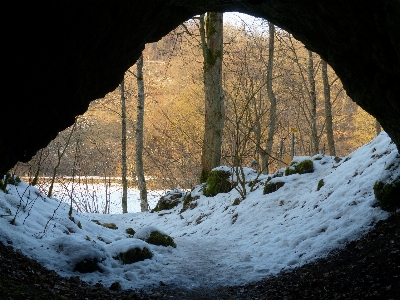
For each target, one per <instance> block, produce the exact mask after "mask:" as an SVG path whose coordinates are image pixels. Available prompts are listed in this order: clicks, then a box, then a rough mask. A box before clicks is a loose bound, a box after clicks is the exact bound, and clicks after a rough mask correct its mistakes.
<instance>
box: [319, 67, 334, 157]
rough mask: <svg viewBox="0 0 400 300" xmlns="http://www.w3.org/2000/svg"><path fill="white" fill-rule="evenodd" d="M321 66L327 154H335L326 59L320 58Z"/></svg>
mask: <svg viewBox="0 0 400 300" xmlns="http://www.w3.org/2000/svg"><path fill="white" fill-rule="evenodd" d="M321 67H322V69H321V70H322V82H323V84H324V100H325V123H326V137H327V140H328V148H329V155H331V156H335V155H336V150H335V140H334V138H333V124H332V106H331V88H330V85H329V80H328V65H327V63H326V61H324V60H321Z"/></svg>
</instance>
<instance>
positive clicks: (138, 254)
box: [118, 247, 153, 265]
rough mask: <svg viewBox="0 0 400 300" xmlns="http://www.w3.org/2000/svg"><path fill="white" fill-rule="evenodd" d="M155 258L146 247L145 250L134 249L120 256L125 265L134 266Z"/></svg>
mask: <svg viewBox="0 0 400 300" xmlns="http://www.w3.org/2000/svg"><path fill="white" fill-rule="evenodd" d="M152 257H153V253H152V252H151V251H150V250H149V249H148V248H146V247H144V248H143V249H140V248H133V249H129V250H128V251H126V252H122V253H120V254H119V255H118V258H119V260H120V261H122V263H123V264H124V265H126V264H133V263H135V262H138V261H142V260H145V259H150V258H152Z"/></svg>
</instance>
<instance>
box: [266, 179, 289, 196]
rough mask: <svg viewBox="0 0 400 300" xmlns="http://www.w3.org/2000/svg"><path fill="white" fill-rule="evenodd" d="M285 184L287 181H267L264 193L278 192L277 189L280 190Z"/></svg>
mask: <svg viewBox="0 0 400 300" xmlns="http://www.w3.org/2000/svg"><path fill="white" fill-rule="evenodd" d="M284 185H285V183H284V182H280V181H278V182H269V183H266V184H265V186H264V190H263V194H264V195H266V194H270V193H273V192H276V191H277V190H279V189H280V188H281V187H283V186H284Z"/></svg>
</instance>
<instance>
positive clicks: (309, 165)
mask: <svg viewBox="0 0 400 300" xmlns="http://www.w3.org/2000/svg"><path fill="white" fill-rule="evenodd" d="M312 172H314V163H313V162H312V161H311V160H309V159H306V160H303V161H301V162H300V163H297V162H294V161H293V162H292V163H291V164H290V166H289V167H287V168H286V170H285V175H286V176H289V175H292V174H306V173H312Z"/></svg>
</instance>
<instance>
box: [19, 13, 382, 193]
mask: <svg viewBox="0 0 400 300" xmlns="http://www.w3.org/2000/svg"><path fill="white" fill-rule="evenodd" d="M249 20H250V21H249ZM207 22H208V23H207ZM209 28H212V26H211V25H210V22H209V21H208V19H207V17H205V16H203V15H202V16H197V17H195V18H193V19H191V20H189V21H187V22H185V23H184V24H182V25H180V26H179V27H177V28H176V29H175V30H174V31H172V32H171V33H169V34H168V35H167V36H165V37H164V38H163V39H161V40H160V41H158V42H155V43H151V44H147V45H146V48H145V50H144V51H143V53H142V64H143V65H142V67H141V72H142V73H143V74H142V76H140V79H143V80H142V81H141V83H142V88H140V85H138V83H139V80H138V79H139V76H138V70H139V69H138V66H137V65H134V66H132V67H131V68H130V69H129V70H128V71H127V72H126V73H125V77H124V80H123V82H122V83H121V85H120V87H119V88H117V89H116V90H115V91H113V92H111V93H109V94H107V95H106V96H105V97H104V98H101V99H97V100H95V101H93V102H92V103H91V105H90V107H89V110H88V111H87V112H86V113H85V114H83V115H81V116H78V117H77V118H76V120H75V123H74V125H73V126H71V127H70V128H68V129H66V130H64V131H62V132H60V133H59V134H58V136H57V137H56V139H54V140H53V141H52V142H51V143H50V144H49V145H48V146H47V147H46V148H43V149H41V150H39V151H38V152H37V154H36V155H35V156H34V157H33V159H32V160H31V161H29V162H28V163H21V162H20V163H18V164H17V165H16V166H15V167H14V168H13V170H12V172H13V173H14V174H19V176H21V177H22V178H24V180H26V181H27V182H29V183H31V184H34V185H38V186H39V188H42V190H43V191H45V193H47V194H48V195H51V190H50V191H48V189H49V183H51V182H63V181H65V180H67V181H71V180H72V181H73V182H75V183H76V184H79V183H88V182H92V183H93V182H101V183H105V184H107V183H108V184H109V183H110V182H119V183H120V182H121V181H122V183H123V181H124V177H125V178H126V179H125V180H126V182H125V185H126V186H129V187H133V188H136V187H138V184H139V181H140V180H139V179H140V178H139V176H138V174H139V173H141V174H143V178H145V181H146V184H147V189H164V190H168V189H173V188H177V187H178V188H182V189H190V188H192V187H194V186H195V185H196V184H198V183H199V181H201V180H204V178H201V176H202V167H203V166H204V161H203V160H202V153H203V152H204V147H205V146H204V141H205V131H207V128H206V127H207V124H209V123H210V120H207V118H206V115H207V107H208V104H207V102H205V91H206V90H207V88H206V81H205V79H204V78H205V77H204V74H205V70H206V69H207V68H206V67H205V66H206V62H207V60H206V58H205V57H206V56H205V55H206V53H205V52H204V47H205V42H206V38H207V36H206V37H205V35H207V34H210V31H211V30H210V29H209ZM222 44H223V47H222V48H223V51H222V55H221V68H220V69H221V71H220V72H221V83H220V84H219V85H220V88H221V93H222V98H223V115H224V120H223V130H221V131H222V135H221V143H220V159H218V160H217V165H225V166H236V165H241V166H248V165H249V163H250V161H252V160H257V161H259V162H260V164H261V169H262V170H261V171H263V173H272V172H275V171H276V170H277V169H279V168H281V167H283V166H286V164H287V163H288V162H290V159H291V158H292V156H293V155H296V156H312V155H314V154H317V153H323V154H327V155H332V156H345V155H348V154H349V153H350V152H352V151H354V150H355V149H357V148H358V147H360V146H361V145H363V144H364V143H366V142H368V141H370V140H371V139H372V138H373V137H375V136H376V135H377V133H379V132H380V130H381V129H380V126H379V124H378V123H377V122H376V121H375V119H374V118H373V117H372V116H370V115H369V114H368V113H366V112H365V111H364V110H362V109H361V108H360V107H359V106H357V105H356V104H355V103H354V102H353V101H352V100H351V99H350V98H349V97H348V96H347V94H346V91H345V89H344V87H343V86H342V84H341V81H340V79H339V78H338V77H337V75H336V74H335V72H334V71H333V69H332V68H331V67H330V66H329V65H327V64H326V62H324V61H323V60H322V59H321V58H320V57H319V56H318V55H317V54H315V53H312V52H311V51H309V50H307V49H306V48H305V47H304V45H303V44H302V43H301V42H299V41H297V40H296V39H295V38H293V36H292V35H291V34H289V33H287V32H285V31H284V30H282V29H280V28H278V27H276V26H274V25H272V24H269V23H268V21H266V20H261V19H238V20H237V21H236V22H225V23H224V25H223V42H222ZM138 86H139V89H138ZM141 89H142V90H143V91H142V94H143V101H144V102H143V104H139V102H138V95H139V94H140V93H139V92H140V90H141ZM122 100H123V101H122ZM139 118H142V120H143V125H138V124H139V123H138V120H139ZM211 119H215V114H214V115H211ZM141 126H143V127H141ZM138 134H140V135H141V136H142V142H141V143H140V144H138V139H137V137H138ZM330 137H331V138H330ZM122 145H124V146H122ZM138 148H140V149H141V150H140V151H141V153H142V154H141V159H142V164H141V166H139V167H141V169H142V170H138V169H137V168H138V164H137V162H138V160H137V151H138ZM123 149H125V150H123ZM124 151H125V152H124ZM121 157H126V159H125V162H123V160H122V159H121ZM212 167H215V165H214V166H212ZM138 171H140V172H138Z"/></svg>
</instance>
